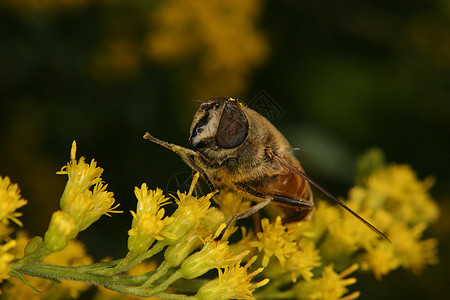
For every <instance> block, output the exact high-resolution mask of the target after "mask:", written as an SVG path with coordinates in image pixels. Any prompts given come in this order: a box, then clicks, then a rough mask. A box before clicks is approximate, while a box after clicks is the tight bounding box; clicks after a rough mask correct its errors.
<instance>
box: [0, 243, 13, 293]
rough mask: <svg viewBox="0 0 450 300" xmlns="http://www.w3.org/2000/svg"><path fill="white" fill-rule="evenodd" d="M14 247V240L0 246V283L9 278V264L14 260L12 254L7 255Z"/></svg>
mask: <svg viewBox="0 0 450 300" xmlns="http://www.w3.org/2000/svg"><path fill="white" fill-rule="evenodd" d="M14 247H16V241H14V240H11V241H9V242H7V243H6V244H4V245H0V282H2V281H3V280H5V279H8V278H9V271H10V270H11V262H12V261H13V259H14V258H15V257H14V255H13V254H11V253H9V250H10V249H11V248H14ZM0 294H1V290H0Z"/></svg>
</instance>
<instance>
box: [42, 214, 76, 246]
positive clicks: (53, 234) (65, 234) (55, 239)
mask: <svg viewBox="0 0 450 300" xmlns="http://www.w3.org/2000/svg"><path fill="white" fill-rule="evenodd" d="M77 233H78V230H77V228H76V221H75V220H74V219H73V218H72V216H71V215H69V214H68V213H66V212H64V211H60V210H58V211H57V212H54V213H53V215H52V218H51V220H50V225H49V226H48V229H47V231H46V232H45V236H44V242H45V247H46V248H47V249H49V250H50V251H59V250H62V249H64V247H66V246H67V244H68V243H69V241H70V240H71V239H73V238H75V236H76V235H77Z"/></svg>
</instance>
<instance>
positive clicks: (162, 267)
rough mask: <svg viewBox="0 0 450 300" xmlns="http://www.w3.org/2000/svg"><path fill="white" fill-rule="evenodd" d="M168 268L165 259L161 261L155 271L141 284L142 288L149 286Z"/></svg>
mask: <svg viewBox="0 0 450 300" xmlns="http://www.w3.org/2000/svg"><path fill="white" fill-rule="evenodd" d="M169 268H170V266H169V264H167V263H166V262H165V261H163V262H162V263H161V265H159V267H158V269H157V270H156V272H155V273H153V274H152V276H151V277H150V278H149V279H148V280H147V281H145V282H144V283H143V284H142V285H141V287H143V288H148V287H150V286H151V285H152V283H153V282H155V281H156V280H158V279H159V278H161V277H162V276H163V275H164V274H166V273H167V271H168V270H169Z"/></svg>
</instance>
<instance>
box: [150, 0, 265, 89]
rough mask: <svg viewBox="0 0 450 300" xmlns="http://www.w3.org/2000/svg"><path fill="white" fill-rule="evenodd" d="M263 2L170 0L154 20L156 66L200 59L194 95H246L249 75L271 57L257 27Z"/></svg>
mask: <svg viewBox="0 0 450 300" xmlns="http://www.w3.org/2000/svg"><path fill="white" fill-rule="evenodd" d="M261 8H262V1H260V0H248V1H239V0H229V1H183V0H168V1H165V2H164V3H162V5H161V6H160V7H159V8H158V9H157V11H156V12H155V13H154V14H153V15H152V16H151V17H152V18H151V22H152V25H153V27H154V30H153V31H152V32H150V33H149V35H148V38H147V42H146V50H147V53H148V54H149V55H150V57H152V58H154V59H156V60H157V61H161V62H167V63H172V64H173V63H174V62H178V61H182V60H185V59H186V58H197V60H198V62H197V66H196V74H195V75H194V76H195V81H194V82H195V85H194V95H195V96H196V97H199V96H202V95H211V94H214V95H216V94H239V93H242V92H243V90H244V88H245V86H246V82H247V81H248V80H247V77H248V76H249V74H250V71H251V70H252V69H253V68H254V67H257V66H259V65H261V64H262V63H263V62H264V60H265V59H266V57H267V52H268V45H267V42H266V40H265V38H264V36H263V34H262V32H261V31H259V30H258V29H257V27H256V26H255V23H256V22H257V19H258V17H259V15H260V13H261Z"/></svg>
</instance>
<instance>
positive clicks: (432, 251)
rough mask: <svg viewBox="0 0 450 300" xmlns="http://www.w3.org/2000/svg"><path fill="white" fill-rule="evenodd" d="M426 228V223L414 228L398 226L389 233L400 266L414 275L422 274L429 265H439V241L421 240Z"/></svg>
mask: <svg viewBox="0 0 450 300" xmlns="http://www.w3.org/2000/svg"><path fill="white" fill-rule="evenodd" d="M425 228H426V224H425V223H420V224H417V225H416V226H414V227H412V228H408V227H407V226H405V225H403V224H396V225H395V226H393V227H392V228H391V231H390V232H389V235H390V236H391V237H392V244H393V246H394V251H395V254H396V256H397V257H398V259H399V262H400V265H401V266H402V267H404V268H409V269H411V270H412V271H413V272H414V273H420V271H421V270H422V269H423V267H424V266H425V265H427V264H436V263H437V257H436V252H437V249H436V247H437V240H436V239H426V240H420V238H421V237H422V232H423V231H424V230H425Z"/></svg>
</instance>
